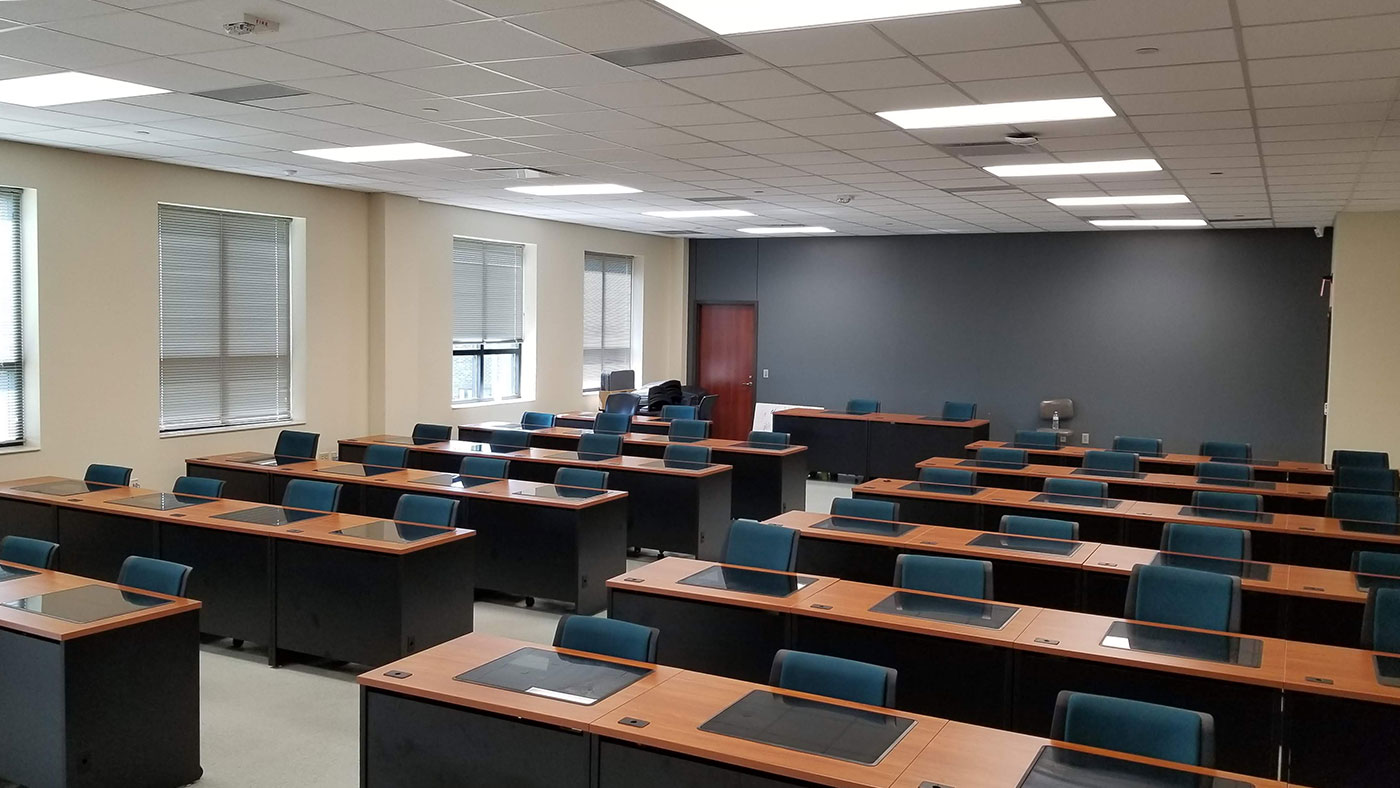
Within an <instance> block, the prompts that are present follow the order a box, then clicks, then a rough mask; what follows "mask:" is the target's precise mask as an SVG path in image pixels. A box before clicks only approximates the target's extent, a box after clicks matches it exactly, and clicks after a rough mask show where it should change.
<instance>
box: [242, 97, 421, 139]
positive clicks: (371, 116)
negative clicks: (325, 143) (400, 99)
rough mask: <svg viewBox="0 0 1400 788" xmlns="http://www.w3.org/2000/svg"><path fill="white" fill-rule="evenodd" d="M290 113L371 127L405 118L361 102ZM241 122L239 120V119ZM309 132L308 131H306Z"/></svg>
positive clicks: (347, 124)
mask: <svg viewBox="0 0 1400 788" xmlns="http://www.w3.org/2000/svg"><path fill="white" fill-rule="evenodd" d="M290 112H291V114H294V115H301V116H302V117H304V118H313V119H315V120H323V121H326V122H327V123H339V124H343V125H346V126H358V127H361V128H372V127H374V126H377V125H378V126H382V125H385V124H390V123H402V122H404V121H405V120H407V118H405V117H404V116H403V115H400V114H398V113H397V112H389V111H388V110H383V109H379V108H378V107H367V106H365V105H363V104H337V105H335V106H333V107H310V108H308V109H297V110H290ZM239 122H241V121H239ZM308 133H310V132H308Z"/></svg>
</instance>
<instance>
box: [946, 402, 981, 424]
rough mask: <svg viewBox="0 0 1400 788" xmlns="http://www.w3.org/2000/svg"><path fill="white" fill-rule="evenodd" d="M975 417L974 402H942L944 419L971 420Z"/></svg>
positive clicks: (975, 408) (975, 405)
mask: <svg viewBox="0 0 1400 788" xmlns="http://www.w3.org/2000/svg"><path fill="white" fill-rule="evenodd" d="M975 418H977V403H976V402H951V401H950V402H944V403H943V420H944V421H971V420H973V419H975Z"/></svg>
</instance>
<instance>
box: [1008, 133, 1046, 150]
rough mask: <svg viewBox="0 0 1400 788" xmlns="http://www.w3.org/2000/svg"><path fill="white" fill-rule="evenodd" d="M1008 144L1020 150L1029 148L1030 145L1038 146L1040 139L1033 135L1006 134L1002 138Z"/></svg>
mask: <svg viewBox="0 0 1400 788" xmlns="http://www.w3.org/2000/svg"><path fill="white" fill-rule="evenodd" d="M1003 139H1005V140H1006V141H1007V142H1008V143H1010V144H1012V145H1017V146H1020V147H1022V148H1029V147H1031V146H1032V145H1039V144H1040V138H1039V137H1037V136H1035V135H1034V134H1008V135H1006V136H1005V137H1003Z"/></svg>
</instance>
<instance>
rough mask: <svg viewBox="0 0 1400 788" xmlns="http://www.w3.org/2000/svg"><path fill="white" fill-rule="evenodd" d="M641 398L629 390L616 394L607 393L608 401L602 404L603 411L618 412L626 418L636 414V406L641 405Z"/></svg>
mask: <svg viewBox="0 0 1400 788" xmlns="http://www.w3.org/2000/svg"><path fill="white" fill-rule="evenodd" d="M641 404H642V398H641V397H639V396H637V395H636V394H633V393H631V392H629V391H619V392H617V393H616V394H610V395H608V401H607V402H606V403H604V405H603V412H605V413H620V414H622V415H624V416H626V417H627V418H629V419H630V418H632V417H633V416H635V415H637V408H639V407H641Z"/></svg>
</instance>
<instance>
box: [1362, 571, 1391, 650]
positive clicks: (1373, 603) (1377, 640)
mask: <svg viewBox="0 0 1400 788" xmlns="http://www.w3.org/2000/svg"><path fill="white" fill-rule="evenodd" d="M1361 647H1362V648H1364V649H1367V650H1369V651H1384V652H1386V653H1387V654H1400V588H1379V587H1377V588H1373V589H1371V591H1370V593H1369V594H1367V595H1366V609H1365V612H1363V613H1362V614H1361Z"/></svg>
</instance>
